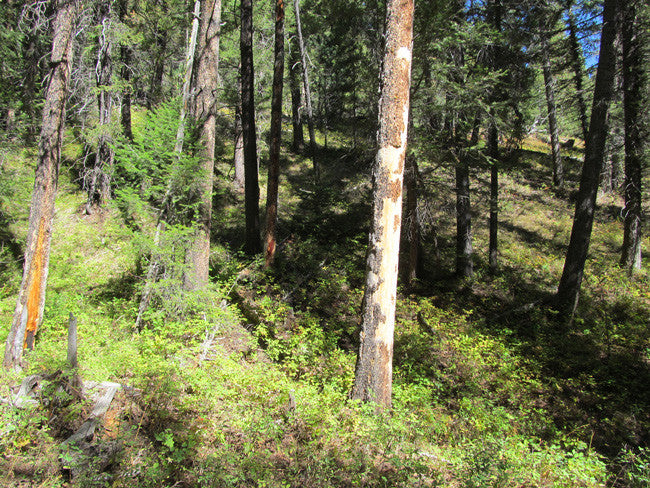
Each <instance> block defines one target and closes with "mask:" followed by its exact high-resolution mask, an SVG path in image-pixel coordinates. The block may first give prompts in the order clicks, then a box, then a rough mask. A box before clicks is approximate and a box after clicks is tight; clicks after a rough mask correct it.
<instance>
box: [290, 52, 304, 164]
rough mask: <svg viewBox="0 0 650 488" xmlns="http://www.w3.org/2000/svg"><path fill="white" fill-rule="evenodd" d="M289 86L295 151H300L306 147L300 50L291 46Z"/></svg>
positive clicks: (293, 147)
mask: <svg viewBox="0 0 650 488" xmlns="http://www.w3.org/2000/svg"><path fill="white" fill-rule="evenodd" d="M289 62H290V63H291V66H290V68H289V88H290V90H291V124H292V127H293V144H292V145H291V149H292V150H293V152H296V153H300V152H302V150H303V149H304V147H305V135H304V133H303V129H302V114H301V113H300V110H301V105H302V100H301V96H300V71H299V68H298V64H299V63H300V60H299V59H298V51H297V50H296V49H295V46H291V49H290V51H289Z"/></svg>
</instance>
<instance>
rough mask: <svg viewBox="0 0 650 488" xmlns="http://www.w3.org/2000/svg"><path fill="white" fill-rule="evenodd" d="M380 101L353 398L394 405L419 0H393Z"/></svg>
mask: <svg viewBox="0 0 650 488" xmlns="http://www.w3.org/2000/svg"><path fill="white" fill-rule="evenodd" d="M386 25H387V32H386V48H385V51H384V64H383V72H382V89H381V98H380V101H379V132H378V145H379V151H378V153H377V160H376V162H375V168H374V170H373V195H374V197H373V220H372V230H371V232H370V239H369V244H368V260H367V268H366V288H365V293H364V298H363V323H362V331H361V341H360V345H359V356H358V359H357V365H356V371H355V378H354V387H353V389H352V393H351V396H352V398H355V399H359V400H363V401H373V402H376V403H377V404H378V405H379V408H389V407H390V405H391V394H392V370H393V365H392V361H393V331H394V328H395V305H396V293H397V265H398V257H399V240H400V227H401V217H402V182H403V173H404V160H405V155H406V141H407V132H408V111H409V87H410V82H411V53H412V46H413V0H389V2H388V5H387V13H386Z"/></svg>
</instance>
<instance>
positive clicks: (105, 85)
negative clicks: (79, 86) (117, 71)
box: [86, 2, 114, 213]
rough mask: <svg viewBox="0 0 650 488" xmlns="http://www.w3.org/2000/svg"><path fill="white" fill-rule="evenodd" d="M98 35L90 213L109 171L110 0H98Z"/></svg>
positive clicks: (107, 188) (107, 187)
mask: <svg viewBox="0 0 650 488" xmlns="http://www.w3.org/2000/svg"><path fill="white" fill-rule="evenodd" d="M98 7H99V12H98V13H99V16H98V19H99V29H100V31H99V36H98V38H97V62H96V63H95V84H96V86H97V91H98V93H97V108H98V111H99V119H98V120H99V121H98V131H99V138H98V140H97V150H96V152H95V165H94V167H93V169H92V171H91V174H90V182H89V185H88V201H87V203H86V212H87V213H92V207H93V206H95V205H97V206H99V207H103V206H104V205H106V203H107V202H108V201H109V200H110V193H111V174H112V172H113V159H114V155H113V148H112V145H111V139H112V137H111V134H110V131H111V112H112V110H113V97H112V94H111V91H110V85H111V77H112V74H113V60H112V50H113V43H112V41H111V30H112V19H111V3H110V2H100V3H99V5H98Z"/></svg>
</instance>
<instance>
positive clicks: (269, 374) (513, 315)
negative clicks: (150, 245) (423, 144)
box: [0, 132, 650, 487]
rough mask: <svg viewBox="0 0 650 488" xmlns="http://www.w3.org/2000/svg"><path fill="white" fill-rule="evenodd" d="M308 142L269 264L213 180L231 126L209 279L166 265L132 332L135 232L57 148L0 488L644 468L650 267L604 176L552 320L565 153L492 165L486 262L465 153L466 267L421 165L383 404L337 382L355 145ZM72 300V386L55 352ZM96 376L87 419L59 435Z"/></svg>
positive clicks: (14, 193) (629, 476) (8, 399)
mask: <svg viewBox="0 0 650 488" xmlns="http://www.w3.org/2000/svg"><path fill="white" fill-rule="evenodd" d="M319 142H320V144H321V148H320V150H319V153H318V158H319V162H320V164H321V167H322V170H323V174H322V178H321V180H320V182H319V184H315V183H314V179H313V171H312V170H311V162H310V160H309V159H308V158H304V157H302V156H299V155H295V154H292V153H291V152H289V151H288V150H287V151H286V152H285V153H284V159H283V160H282V169H281V186H280V208H279V215H280V217H279V223H278V231H279V242H280V245H279V251H278V258H277V261H276V263H275V266H274V267H273V269H271V270H264V269H263V266H262V264H263V263H262V262H261V261H260V259H250V258H248V257H246V256H245V255H244V254H243V253H242V252H241V250H240V249H241V247H242V244H243V236H244V221H243V210H242V207H243V195H242V194H240V193H238V192H236V191H234V190H233V188H232V184H231V182H230V180H229V178H228V175H230V174H231V172H232V170H231V167H230V160H231V157H230V156H231V150H232V147H230V146H225V147H224V148H223V149H222V153H221V154H220V158H221V159H220V162H219V164H218V167H217V170H218V172H219V173H220V174H221V175H223V176H222V177H220V178H218V181H217V187H216V189H215V198H214V204H215V209H214V212H213V213H214V219H215V221H214V224H213V247H212V255H211V277H212V280H211V281H212V285H211V286H210V288H209V290H207V291H205V292H202V293H195V294H189V295H188V294H182V293H179V292H178V290H177V288H175V286H176V285H174V284H173V283H169V282H165V281H164V280H163V281H162V282H161V283H159V285H157V289H156V292H157V296H158V297H159V298H158V299H157V301H154V302H153V305H152V306H151V307H150V309H149V310H148V311H147V313H146V314H145V327H144V328H143V329H142V330H141V331H137V330H134V322H135V317H136V314H137V310H138V303H139V297H140V293H141V290H142V287H143V276H144V274H145V273H146V255H145V254H143V249H146V245H145V244H143V239H144V238H143V235H142V233H143V232H142V229H137V228H136V227H134V226H133V225H125V222H127V224H128V219H126V220H125V214H124V208H123V207H121V206H120V205H119V204H118V203H116V204H114V205H111V206H110V207H109V208H107V209H105V210H104V211H101V212H96V213H94V214H92V215H86V214H85V213H84V212H83V208H84V203H85V198H84V194H83V193H82V192H81V191H80V189H79V187H78V185H77V183H76V181H75V179H74V175H75V172H74V171H73V169H74V164H73V163H70V162H68V163H66V165H64V169H63V171H62V172H61V181H60V185H59V194H58V197H57V210H56V216H55V230H54V235H53V241H52V256H51V269H50V276H49V283H48V294H47V301H46V309H45V321H44V323H43V326H42V328H41V331H40V333H39V336H38V339H37V346H36V348H35V350H34V351H33V352H31V353H30V354H29V355H28V357H27V360H28V363H29V367H28V370H27V371H25V372H23V373H20V374H18V373H8V372H6V371H4V372H3V373H2V374H1V376H0V397H1V398H2V402H1V403H0V466H1V467H2V469H1V470H0V472H1V473H2V474H0V485H2V486H16V487H18V486H81V487H88V486H114V487H134V486H138V487H146V486H157V487H160V486H170V487H171V486H186V487H193V486H232V487H263V486H268V487H280V486H286V487H330V486H340V487H348V486H350V487H351V486H377V487H394V486H404V487H407V486H408V487H415V486H441V487H483V486H485V487H497V486H498V487H572V486H575V487H583V486H585V487H596V486H617V487H623V486H625V487H642V486H648V485H649V484H650V444H649V441H650V434H649V432H650V387H649V385H650V338H649V330H650V328H649V327H648V325H649V324H650V279H649V278H650V276H649V274H650V271H649V270H650V264H649V262H648V259H647V258H646V259H644V262H643V269H642V270H641V272H640V273H638V275H636V276H635V277H633V278H629V277H628V276H627V275H626V274H625V272H624V271H623V270H621V269H620V268H619V267H618V265H617V263H618V259H619V252H620V246H621V241H622V223H621V219H620V213H621V199H620V198H619V196H618V195H614V194H602V195H601V196H600V197H599V209H598V211H597V216H596V222H595V226H594V233H593V237H592V240H591V250H590V256H589V261H588V266H587V270H586V274H585V281H584V284H583V288H582V295H581V302H580V307H579V310H578V314H577V318H576V320H575V321H574V323H573V325H572V326H571V328H570V329H568V330H562V329H560V328H559V327H558V326H557V321H556V320H555V319H556V317H555V316H554V314H553V312H552V311H550V310H548V308H547V307H546V306H545V305H544V300H545V299H547V298H548V297H549V296H551V294H552V293H553V292H554V291H555V288H556V286H557V282H558V280H559V277H560V274H561V272H562V265H563V260H564V251H565V246H566V244H567V242H568V237H569V233H570V229H571V221H572V217H573V206H574V205H573V203H572V197H573V195H574V193H575V189H576V186H577V178H578V172H579V170H580V167H579V166H580V164H579V161H578V158H579V153H578V152H574V153H572V154H570V155H569V156H571V157H567V158H566V162H567V165H568V170H569V171H568V182H567V187H566V190H564V191H555V190H553V188H552V187H551V186H550V182H551V172H550V169H549V157H548V154H547V153H546V147H545V146H544V145H543V144H540V143H539V142H538V141H535V140H532V139H531V140H530V141H527V143H526V144H525V145H524V148H523V149H522V150H521V151H520V153H519V157H518V158H516V159H514V158H511V160H510V161H508V162H504V164H503V171H502V174H501V181H500V199H501V200H500V214H499V223H500V228H499V269H498V271H497V272H496V273H493V274H490V273H489V272H488V267H487V259H486V255H487V241H488V238H487V237H488V236H487V230H488V223H487V219H488V215H489V212H488V203H489V202H488V198H489V168H487V167H482V166H481V165H480V164H477V165H476V167H475V169H474V170H473V173H472V183H471V184H472V207H473V213H472V215H473V222H472V224H473V233H474V250H475V256H474V257H475V265H476V272H475V276H474V277H473V278H472V279H470V280H458V279H456V278H455V277H454V276H453V267H454V247H455V195H454V181H453V168H451V167H450V166H449V165H448V164H446V163H444V161H435V160H433V161H429V162H428V163H422V162H420V171H421V174H422V183H423V187H422V188H423V190H422V194H421V202H420V209H419V211H420V214H421V219H422V223H423V255H424V264H423V273H422V278H421V279H420V281H419V282H418V283H417V284H416V286H415V287H413V288H411V289H409V290H407V289H405V288H404V287H401V288H400V294H399V299H398V310H397V323H396V332H395V334H396V335H395V358H394V401H393V408H392V409H391V410H390V411H389V412H383V413H382V412H376V411H375V409H374V407H372V405H364V404H359V403H358V402H354V401H350V400H349V399H348V392H349V390H350V387H351V385H352V380H353V375H354V363H355V359H356V349H357V345H358V333H359V311H360V304H361V299H362V294H363V279H364V270H365V249H366V245H367V236H368V227H369V216H370V207H369V205H370V202H371V183H370V168H371V165H372V161H373V157H374V155H373V153H372V151H371V150H370V149H366V148H363V147H360V148H358V149H350V148H351V147H353V146H354V145H353V143H352V141H350V140H348V139H347V138H345V137H344V135H343V134H342V133H337V132H332V133H330V134H329V137H328V145H327V147H323V146H324V141H323V140H320V141H319ZM1 150H2V153H1V154H0V160H1V166H0V167H1V172H0V199H1V200H0V201H1V205H2V206H1V207H0V210H1V212H0V219H1V220H0V239H2V248H1V251H2V254H1V258H2V262H1V263H0V275H1V277H2V287H1V288H0V317H1V319H2V322H3V323H4V324H6V326H5V327H3V328H2V331H1V332H0V340H2V341H3V342H4V340H5V337H6V334H7V331H8V324H9V323H10V322H11V316H12V313H13V309H14V306H15V300H16V294H17V289H18V285H19V283H20V277H21V272H22V265H21V257H22V246H24V237H23V236H24V235H25V232H26V227H27V217H28V208H29V199H30V194H31V185H32V184H33V170H34V166H35V151H34V149H33V148H24V147H22V146H19V145H17V144H11V143H3V146H2V149H1ZM78 150H79V148H78V147H75V145H74V144H73V145H69V146H68V148H67V149H66V151H65V156H66V157H67V159H68V160H69V161H72V160H74V159H75V158H76V156H77V152H78ZM262 166H264V165H262ZM264 177H265V175H264V174H263V175H262V182H261V187H262V198H261V200H260V201H261V202H264V201H265V199H264V194H265V191H264V183H265V181H264ZM648 203H650V202H646V207H645V208H648V207H647V204H648ZM262 215H263V213H262ZM403 248H406V246H403ZM648 249H650V239H649V238H648V237H646V238H645V241H644V250H648ZM530 304H532V305H531V306H528V305H530ZM70 313H73V314H74V316H75V317H76V318H77V320H78V324H79V325H78V328H79V337H80V339H79V368H78V371H77V373H78V375H79V377H80V378H81V380H82V381H83V385H84V387H83V390H80V387H79V384H78V383H75V381H74V373H75V372H73V371H70V369H69V367H67V366H66V347H67V346H66V341H67V324H68V320H69V314H70ZM26 374H34V375H38V378H36V380H37V383H38V384H37V386H36V387H35V388H34V390H33V395H32V398H31V399H32V400H34V401H23V402H22V405H21V406H20V407H19V406H18V405H16V401H15V398H16V397H15V395H16V393H17V390H18V387H19V385H20V384H21V382H22V381H23V378H24V377H25V375H26ZM90 382H95V383H94V384H91V383H90ZM106 382H111V383H106ZM113 384H116V385H117V386H115V388H117V391H116V392H115V395H114V397H113V398H112V401H111V402H110V406H109V407H108V409H107V411H106V412H105V413H102V414H101V415H100V416H99V417H98V419H99V420H100V422H99V423H98V425H97V427H96V430H95V433H94V436H88V437H87V438H86V439H85V440H83V441H79V442H77V443H75V442H65V441H66V439H69V438H70V436H71V435H72V434H74V433H75V432H79V429H80V428H81V427H82V424H84V422H85V421H86V420H92V417H93V406H94V405H95V402H96V400H97V398H98V397H101V396H102V395H105V392H106V391H108V390H109V389H110V388H112V386H111V385H113Z"/></svg>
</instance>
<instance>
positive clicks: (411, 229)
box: [404, 155, 422, 287]
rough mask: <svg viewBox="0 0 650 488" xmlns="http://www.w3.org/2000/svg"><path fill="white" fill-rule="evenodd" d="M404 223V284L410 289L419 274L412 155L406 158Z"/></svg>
mask: <svg viewBox="0 0 650 488" xmlns="http://www.w3.org/2000/svg"><path fill="white" fill-rule="evenodd" d="M404 177H405V179H406V223H407V225H408V236H407V237H408V239H407V240H408V244H409V254H408V268H407V271H406V272H407V274H406V282H407V284H408V286H409V287H412V286H413V285H414V283H415V281H416V280H417V279H418V278H419V274H420V267H421V266H420V261H421V259H420V254H421V253H420V250H421V247H422V243H421V239H420V236H421V229H420V219H419V215H418V179H419V171H418V163H417V161H416V160H415V157H414V156H413V155H408V156H407V157H406V174H405V175H404Z"/></svg>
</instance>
